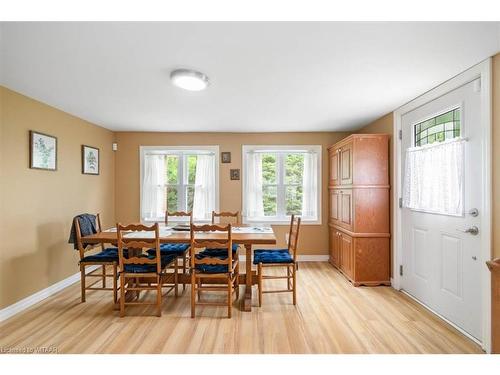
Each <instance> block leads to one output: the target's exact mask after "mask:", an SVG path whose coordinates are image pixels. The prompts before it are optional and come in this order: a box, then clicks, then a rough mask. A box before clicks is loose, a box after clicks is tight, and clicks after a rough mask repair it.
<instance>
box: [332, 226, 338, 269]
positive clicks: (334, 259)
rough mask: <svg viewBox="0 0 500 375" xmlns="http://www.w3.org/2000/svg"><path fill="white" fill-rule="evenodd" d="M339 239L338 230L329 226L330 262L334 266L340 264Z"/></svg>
mask: <svg viewBox="0 0 500 375" xmlns="http://www.w3.org/2000/svg"><path fill="white" fill-rule="evenodd" d="M339 247H340V241H339V232H337V231H336V230H334V229H332V228H330V263H331V264H333V265H334V266H335V267H339V265H340V262H339V260H340V248H339Z"/></svg>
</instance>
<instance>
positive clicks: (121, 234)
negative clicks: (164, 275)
mask: <svg viewBox="0 0 500 375" xmlns="http://www.w3.org/2000/svg"><path fill="white" fill-rule="evenodd" d="M137 232H145V234H144V238H142V237H140V238H137V237H133V238H127V237H126V236H127V234H129V233H137ZM151 232H154V236H150V235H148V233H151ZM116 234H117V238H118V258H119V260H120V271H121V272H123V271H124V265H126V264H140V265H143V264H156V272H157V273H158V274H159V273H161V255H160V227H159V225H158V223H155V224H154V225H152V226H147V225H143V224H128V225H122V224H120V223H118V224H116ZM145 248H146V249H150V248H153V249H155V250H156V252H155V253H156V256H155V257H154V259H149V258H147V257H146V256H144V255H143V250H144V249H145ZM124 249H128V257H125V256H124V251H123V250H124Z"/></svg>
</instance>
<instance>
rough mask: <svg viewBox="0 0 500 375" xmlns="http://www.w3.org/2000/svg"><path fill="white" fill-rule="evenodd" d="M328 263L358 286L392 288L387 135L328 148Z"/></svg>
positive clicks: (361, 136) (357, 138) (356, 136)
mask: <svg viewBox="0 0 500 375" xmlns="http://www.w3.org/2000/svg"><path fill="white" fill-rule="evenodd" d="M328 152H329V162H330V168H329V173H330V176H329V187H328V189H329V199H330V201H329V203H330V204H329V223H328V225H329V230H330V263H331V264H332V265H333V266H335V267H336V268H338V269H339V270H340V271H341V272H342V273H343V274H344V275H345V276H346V277H347V278H348V279H349V280H350V281H351V282H352V283H353V285H355V286H359V285H390V199H389V189H390V186H389V135H387V134H353V135H351V136H349V137H347V138H345V139H343V140H342V141H340V142H338V143H336V144H334V145H333V146H331V147H329V148H328Z"/></svg>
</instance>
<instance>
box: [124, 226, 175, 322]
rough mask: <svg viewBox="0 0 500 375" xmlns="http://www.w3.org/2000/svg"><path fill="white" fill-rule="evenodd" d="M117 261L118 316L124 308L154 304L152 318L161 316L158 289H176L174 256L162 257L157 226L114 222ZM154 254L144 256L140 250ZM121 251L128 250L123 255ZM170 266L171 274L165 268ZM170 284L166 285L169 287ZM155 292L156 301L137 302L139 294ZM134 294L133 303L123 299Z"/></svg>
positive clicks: (160, 296) (160, 298) (160, 295)
mask: <svg viewBox="0 0 500 375" xmlns="http://www.w3.org/2000/svg"><path fill="white" fill-rule="evenodd" d="M116 228H117V238H118V258H119V270H120V317H123V316H125V306H127V305H156V315H157V316H161V303H162V288H163V287H166V288H167V291H166V292H165V294H166V293H168V292H170V291H171V290H177V271H178V269H177V260H176V257H175V255H172V254H170V255H162V254H161V250H160V229H159V225H158V223H155V224H154V225H152V226H146V225H143V224H129V225H122V224H120V223H118V224H117V225H116ZM151 248H153V249H154V250H155V254H149V253H144V249H151ZM124 249H128V251H127V252H125V251H124ZM169 266H173V268H174V273H168V271H167V268H169ZM169 282H170V284H169ZM149 290H156V302H149V301H147V300H143V301H140V292H141V291H149ZM127 292H131V293H132V294H135V299H134V300H126V298H127V296H126V293H127Z"/></svg>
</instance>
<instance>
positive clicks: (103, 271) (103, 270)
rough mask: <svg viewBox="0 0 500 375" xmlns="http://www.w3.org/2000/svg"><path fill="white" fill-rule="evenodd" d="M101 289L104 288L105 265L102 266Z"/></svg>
mask: <svg viewBox="0 0 500 375" xmlns="http://www.w3.org/2000/svg"><path fill="white" fill-rule="evenodd" d="M102 287H103V288H106V265H105V264H103V265H102Z"/></svg>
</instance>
